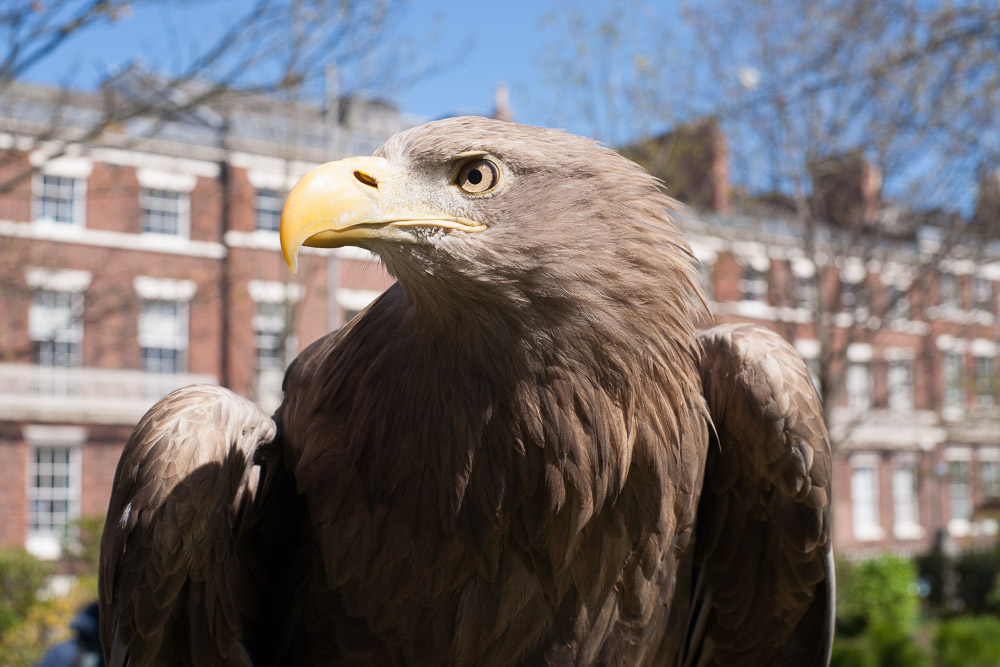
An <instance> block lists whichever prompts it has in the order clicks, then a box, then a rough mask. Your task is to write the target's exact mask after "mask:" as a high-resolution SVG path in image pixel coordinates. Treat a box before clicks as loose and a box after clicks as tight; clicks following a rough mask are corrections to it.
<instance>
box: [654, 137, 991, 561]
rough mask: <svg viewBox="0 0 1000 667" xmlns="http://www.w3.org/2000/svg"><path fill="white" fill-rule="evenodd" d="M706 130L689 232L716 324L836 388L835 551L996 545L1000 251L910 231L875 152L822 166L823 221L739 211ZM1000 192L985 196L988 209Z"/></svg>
mask: <svg viewBox="0 0 1000 667" xmlns="http://www.w3.org/2000/svg"><path fill="white" fill-rule="evenodd" d="M692 136H694V137H698V136H707V137H708V138H709V140H708V142H707V146H708V147H707V148H706V149H703V150H702V151H701V152H700V155H703V156H705V159H704V161H703V162H700V163H695V164H694V165H692V167H691V172H692V173H693V174H694V176H690V175H689V177H688V180H687V183H691V182H699V183H702V184H703V185H702V188H703V189H702V190H700V191H698V192H696V193H694V196H697V198H698V201H701V202H706V203H708V205H707V206H702V207H699V208H697V209H694V210H693V211H689V212H687V213H683V214H681V216H680V220H679V223H680V225H681V227H682V228H683V229H684V230H685V232H686V235H687V238H688V240H689V242H690V243H691V245H692V248H693V250H694V252H695V254H696V255H697V256H698V258H699V259H700V260H701V262H702V272H703V277H704V283H705V286H706V289H707V292H708V295H709V299H710V306H711V309H712V312H713V313H714V314H715V319H716V321H718V322H733V321H747V322H757V323H759V324H763V325H765V326H768V327H770V328H772V329H774V330H776V331H778V332H779V333H781V334H782V335H783V336H784V337H785V338H786V339H788V340H790V341H791V342H793V343H794V344H795V346H796V348H797V349H798V350H799V351H800V353H801V354H802V355H803V357H804V358H805V359H806V361H807V363H808V364H809V366H810V370H811V371H813V375H814V380H815V382H816V384H817V388H821V389H824V390H825V392H824V391H821V394H823V393H825V394H826V395H825V396H824V402H825V404H826V411H827V422H828V426H829V428H830V432H831V439H832V441H833V444H834V447H835V460H834V501H835V505H834V548H835V550H836V551H837V552H838V553H842V554H845V555H847V556H849V557H867V556H870V555H873V554H875V553H879V552H883V551H893V552H896V553H900V554H916V553H921V552H924V551H927V550H928V549H930V548H931V547H932V546H934V545H935V543H940V544H941V545H942V546H943V547H944V548H946V549H951V550H957V549H963V548H970V547H975V546H981V545H986V544H995V543H996V542H997V540H998V537H997V533H998V525H997V521H996V518H997V516H998V515H997V513H996V512H995V511H992V512H991V511H989V509H988V508H990V507H991V506H994V507H995V506H997V503H996V502H995V499H996V498H997V497H998V496H1000V409H998V408H1000V403H998V389H1000V384H998V372H997V362H998V358H997V355H998V346H997V341H998V336H1000V244H997V243H993V242H986V243H976V242H975V241H974V239H973V238H972V237H971V236H968V235H966V236H965V237H962V236H955V237H954V238H949V235H948V230H950V229H956V226H954V225H953V224H951V223H953V222H954V220H952V219H951V218H950V217H945V216H938V217H937V218H934V217H931V219H929V220H925V221H923V223H924V224H919V225H911V226H909V228H908V229H907V226H906V225H903V224H900V222H899V219H900V217H901V216H900V215H899V212H897V211H893V210H892V209H889V208H887V207H886V206H885V205H884V204H882V202H881V200H880V194H881V193H880V189H881V175H880V174H879V173H878V171H877V170H876V169H874V168H873V167H871V166H870V165H869V164H868V163H866V162H865V161H864V159H863V157H862V156H861V154H860V153H850V154H848V155H846V156H841V157H838V158H831V159H828V160H824V161H822V162H819V163H816V164H815V165H813V169H812V172H813V173H812V178H813V188H814V192H813V196H812V201H811V204H812V211H811V213H810V219H809V221H802V219H801V218H798V219H797V218H795V217H794V216H792V215H790V214H789V212H790V208H791V207H789V206H787V203H786V202H777V204H778V205H774V204H775V202H774V201H767V202H765V203H766V204H767V205H766V206H762V205H761V202H759V201H758V202H749V201H748V202H744V203H743V205H742V206H741V207H740V210H733V208H731V207H730V199H731V198H730V197H728V196H725V195H723V194H719V193H717V192H714V191H713V189H717V188H724V189H728V184H727V183H726V182H725V181H724V180H720V179H718V178H714V179H713V178H705V177H700V176H698V175H699V174H726V173H727V169H726V167H725V166H724V165H720V164H718V162H719V161H724V160H726V159H727V152H726V150H725V148H724V145H723V146H721V147H720V143H719V134H718V133H717V132H708V131H706V130H705V128H704V126H695V131H694V132H688V133H687V134H686V135H683V136H682V142H681V146H686V148H687V150H688V152H691V148H690V141H691V137H692ZM664 180H665V182H666V183H667V187H668V190H669V181H666V179H664ZM991 192H992V191H991V190H990V189H988V188H983V191H982V192H981V195H980V200H981V201H980V205H979V206H978V207H977V211H978V212H977V215H982V212H983V211H986V210H990V209H989V207H988V206H987V205H985V204H983V201H982V200H984V199H985V198H987V197H989V196H990V193H991ZM713 202H715V203H717V204H720V205H717V206H711V203H713ZM781 204H785V205H784V206H782V205H781ZM748 211H751V212H748ZM914 217H916V218H917V219H918V220H920V218H919V217H917V216H914ZM942 218H943V219H942ZM996 223H997V220H996V219H994V220H992V221H989V224H988V225H987V226H986V228H987V229H990V228H994V229H995V228H996ZM875 224H877V225H878V227H877V228H876V227H869V228H868V230H867V231H866V230H865V228H864V227H863V226H864V225H870V226H871V225H875ZM957 228H959V229H961V226H958V227H957ZM859 230H860V231H859ZM822 376H825V380H826V383H825V385H824V384H823V382H821V380H822V379H824V378H823V377H822ZM991 501H992V502H991Z"/></svg>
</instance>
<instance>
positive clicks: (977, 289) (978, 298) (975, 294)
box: [970, 276, 993, 312]
mask: <svg viewBox="0 0 1000 667" xmlns="http://www.w3.org/2000/svg"><path fill="white" fill-rule="evenodd" d="M970 291H971V292H972V309H973V310H983V311H986V312H989V311H990V308H991V307H992V306H993V282H992V281H991V280H990V279H989V278H984V277H983V276H972V285H971V287H970Z"/></svg>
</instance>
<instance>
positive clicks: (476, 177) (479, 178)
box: [469, 168, 483, 185]
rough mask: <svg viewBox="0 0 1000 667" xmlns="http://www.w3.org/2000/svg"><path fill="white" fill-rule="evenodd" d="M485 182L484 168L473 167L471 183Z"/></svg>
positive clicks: (470, 177) (470, 175) (470, 174)
mask: <svg viewBox="0 0 1000 667" xmlns="http://www.w3.org/2000/svg"><path fill="white" fill-rule="evenodd" d="M482 182H483V170H482V168H479V169H473V170H472V171H470V172H469V183H472V184H473V185H479V184H480V183H482Z"/></svg>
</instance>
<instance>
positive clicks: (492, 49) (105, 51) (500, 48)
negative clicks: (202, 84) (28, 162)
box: [26, 0, 558, 123]
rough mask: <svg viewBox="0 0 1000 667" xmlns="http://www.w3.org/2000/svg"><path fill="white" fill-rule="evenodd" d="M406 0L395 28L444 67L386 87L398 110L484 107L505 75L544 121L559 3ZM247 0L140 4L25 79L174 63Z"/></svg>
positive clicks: (89, 79) (82, 79) (90, 78)
mask: <svg viewBox="0 0 1000 667" xmlns="http://www.w3.org/2000/svg"><path fill="white" fill-rule="evenodd" d="M408 5H409V6H408V7H407V8H406V9H405V13H404V14H403V15H402V16H400V17H399V18H398V19H397V25H396V26H395V31H396V33H397V34H399V35H401V36H403V37H406V38H409V39H410V40H412V41H413V43H415V44H419V55H420V57H422V58H425V59H426V62H427V63H437V64H439V65H441V67H440V68H439V69H438V70H437V71H436V72H435V73H434V74H432V75H430V76H427V77H422V78H421V79H419V80H418V81H417V82H416V83H415V84H413V85H411V86H408V87H405V88H401V89H394V90H390V91H388V95H389V97H390V98H392V99H394V100H395V101H396V102H397V103H398V104H399V105H400V107H401V108H402V109H404V110H405V111H408V112H412V113H415V114H419V115H421V116H426V117H430V118H434V117H438V116H441V115H445V114H451V113H455V112H460V111H468V112H480V113H482V112H486V111H489V110H490V109H492V106H493V90H494V87H495V86H496V84H497V83H500V82H506V83H507V84H508V85H509V86H510V88H511V91H512V97H513V99H512V104H513V106H514V107H515V110H516V112H517V116H518V120H522V121H524V122H535V123H540V122H542V118H541V115H542V114H541V113H539V112H538V111H537V110H533V108H534V107H538V106H539V104H538V101H539V98H540V97H541V95H539V92H540V91H542V89H543V88H544V82H543V80H542V73H541V72H540V71H539V69H540V63H541V58H542V55H543V51H544V49H543V48H542V46H543V40H544V38H545V35H544V31H543V28H542V26H541V24H542V21H543V18H544V17H545V16H546V14H548V13H549V12H550V11H551V9H552V7H553V6H558V5H554V4H551V3H550V2H549V0H535V1H534V2H532V1H528V0H507V1H506V2H504V3H479V2H446V1H445V0H413V1H411V2H410V3H408ZM245 6H246V4H245V3H240V2H237V1H235V0H234V1H232V2H229V1H226V2H216V3H212V4H210V5H208V6H207V8H206V6H205V5H204V4H199V3H194V4H193V5H190V4H188V5H183V4H180V3H178V5H177V6H175V7H171V8H163V7H156V8H148V7H147V8H144V7H139V8H137V9H135V10H133V11H132V12H130V14H129V15H127V16H125V17H124V18H121V19H119V20H118V21H117V22H115V23H114V24H106V25H101V26H97V27H93V28H90V29H88V30H87V31H85V32H83V33H80V34H79V35H78V36H76V37H74V38H72V39H71V40H69V41H68V42H67V43H66V44H64V45H63V47H62V48H61V49H59V50H58V51H56V52H55V53H54V54H53V55H51V56H50V57H49V58H47V59H45V60H44V61H43V62H42V63H40V64H39V65H38V66H36V67H35V68H34V69H33V70H31V71H30V72H29V73H28V75H27V77H26V78H28V79H29V80H33V81H37V82H43V83H50V84H56V85H64V84H70V85H71V86H73V87H76V88H83V89H87V88H89V87H92V86H93V85H94V82H95V81H97V80H99V79H100V78H101V76H102V75H103V74H104V73H105V72H107V71H108V69H109V68H113V67H115V66H121V65H123V64H126V63H128V62H130V61H132V60H135V59H140V60H142V61H143V62H144V63H145V64H146V65H147V66H148V67H150V68H151V69H154V70H167V71H169V70H170V69H171V68H172V67H175V66H177V58H176V56H175V55H173V47H172V46H171V45H176V44H180V45H181V48H182V49H183V48H185V47H191V48H192V49H193V48H196V46H197V45H198V44H205V43H207V42H208V40H209V39H210V38H211V37H212V36H213V33H216V34H217V33H218V32H219V31H221V29H222V26H224V25H225V24H226V22H227V18H231V17H232V16H233V15H235V14H236V13H237V12H238V11H239V10H240V9H241V8H243V7H245ZM500 6H502V7H503V9H502V10H501V9H498V7H500ZM193 28H196V29H193ZM460 45H468V46H469V49H468V51H471V52H472V54H471V56H470V55H469V54H468V53H462V52H460V51H459V46H460ZM484 58H485V59H486V60H487V61H488V64H487V66H486V67H484V63H483V60H484ZM377 92H379V93H385V92H386V91H377ZM526 95H527V96H530V97H531V99H532V102H531V103H529V102H528V99H527V98H526Z"/></svg>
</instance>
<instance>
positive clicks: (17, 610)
mask: <svg viewBox="0 0 1000 667" xmlns="http://www.w3.org/2000/svg"><path fill="white" fill-rule="evenodd" d="M51 573H52V566H51V565H50V564H49V563H45V562H43V561H40V560H38V559H37V558H35V557H34V556H32V555H31V554H29V553H28V552H27V551H25V550H24V549H4V550H0V637H3V635H4V634H5V633H6V632H8V631H9V630H10V629H11V628H13V627H14V626H15V625H17V624H18V623H19V622H20V621H21V619H23V618H24V617H25V616H26V615H27V614H28V610H29V609H31V608H32V607H34V606H35V605H36V604H38V591H40V590H41V589H42V587H43V586H44V585H45V578H46V577H47V576H49V574H51Z"/></svg>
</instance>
